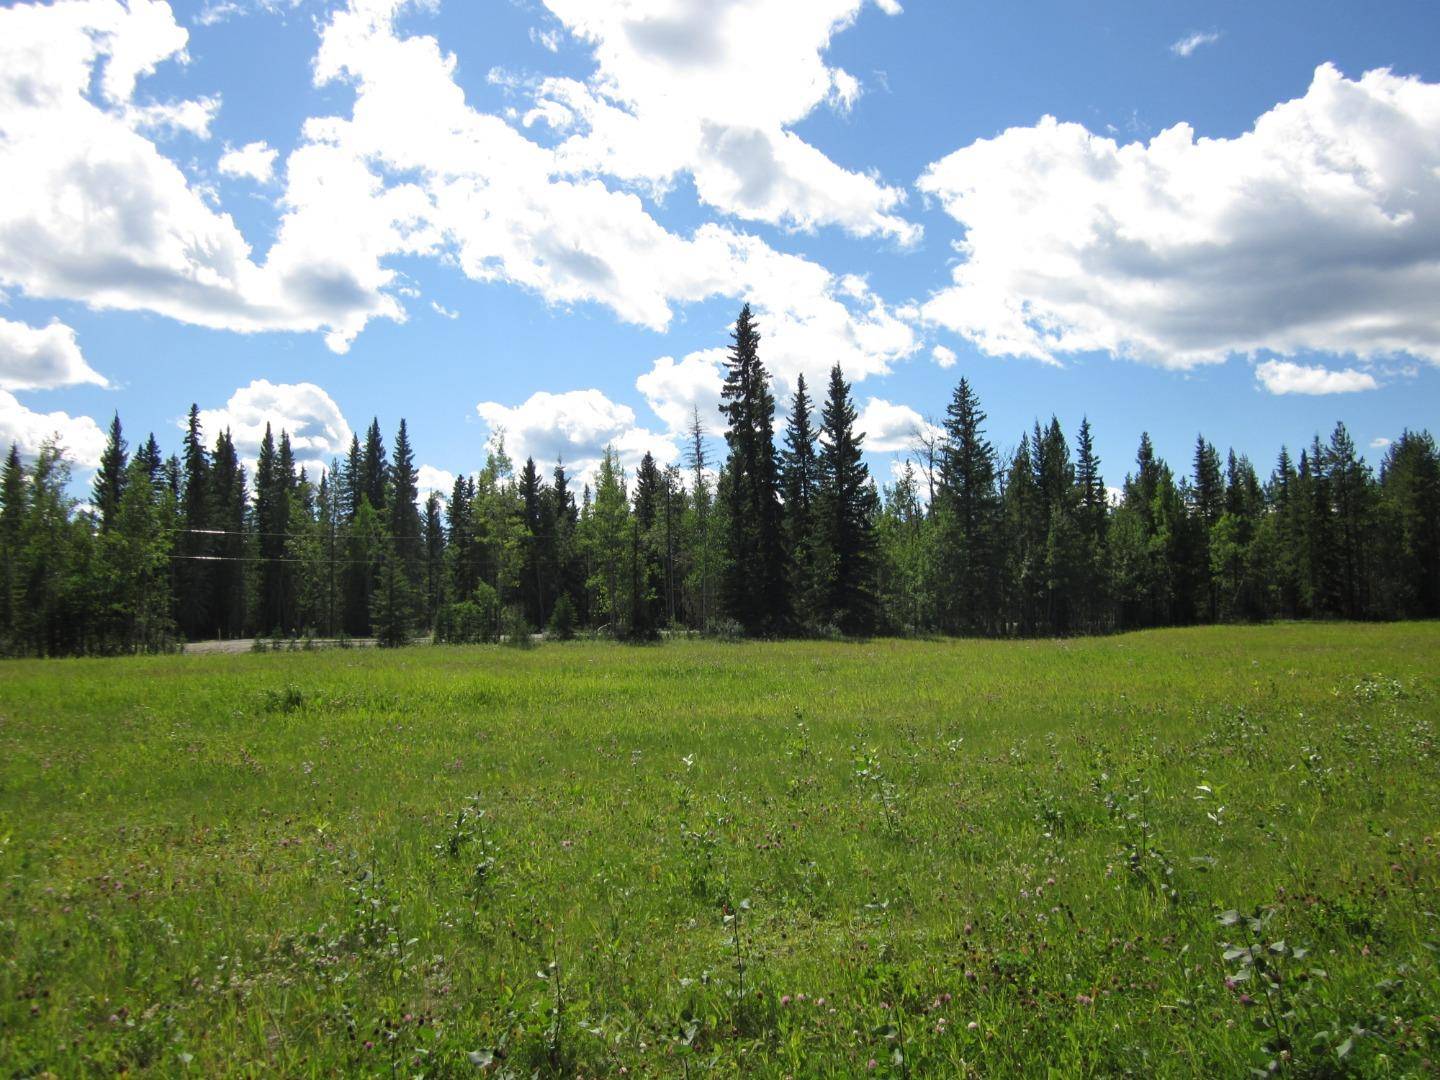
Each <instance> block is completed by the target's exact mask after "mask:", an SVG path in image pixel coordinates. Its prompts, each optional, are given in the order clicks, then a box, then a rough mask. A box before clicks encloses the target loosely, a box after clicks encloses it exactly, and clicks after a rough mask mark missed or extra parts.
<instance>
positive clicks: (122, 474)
mask: <svg viewBox="0 0 1440 1080" xmlns="http://www.w3.org/2000/svg"><path fill="white" fill-rule="evenodd" d="M126 449H127V448H126V444H125V438H124V435H123V434H122V432H121V428H120V414H119V413H116V414H115V415H114V417H113V418H112V419H111V420H110V434H109V437H108V438H107V439H106V441H105V450H104V452H103V453H102V454H101V455H100V467H99V468H98V469H97V470H96V471H95V479H94V481H93V482H92V483H91V485H90V501H91V502H92V503H94V504H95V512H96V513H97V514H98V515H99V516H100V530H101V531H102V532H107V531H109V529H110V526H111V525H113V524H114V523H115V514H116V512H117V511H119V509H120V497H121V496H122V495H124V494H125V480H126V476H127V471H128V470H127V466H128V465H129V462H130V455H129V454H128V453H127V452H126Z"/></svg>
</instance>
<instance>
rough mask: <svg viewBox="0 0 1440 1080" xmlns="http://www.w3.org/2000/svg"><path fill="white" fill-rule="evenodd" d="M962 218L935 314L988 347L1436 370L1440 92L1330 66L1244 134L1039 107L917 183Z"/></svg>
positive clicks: (1189, 362) (1158, 360)
mask: <svg viewBox="0 0 1440 1080" xmlns="http://www.w3.org/2000/svg"><path fill="white" fill-rule="evenodd" d="M919 186H920V188H921V190H922V191H924V192H926V193H927V194H929V195H932V196H934V197H935V198H937V199H938V200H939V201H940V203H941V205H942V206H943V207H944V208H945V209H946V210H947V211H948V212H949V213H950V215H951V216H952V217H953V218H954V219H955V220H956V221H957V222H958V223H960V225H962V226H963V227H964V230H965V232H964V238H963V240H961V241H960V242H959V243H957V245H956V247H957V251H958V253H959V256H960V261H959V262H958V264H957V265H956V266H955V268H954V271H953V279H954V280H953V284H952V285H951V286H950V287H948V288H945V289H942V290H940V291H939V292H937V293H935V294H934V295H933V296H932V297H931V298H930V299H929V301H928V302H927V303H926V304H925V305H924V307H923V313H924V315H925V317H926V318H927V319H929V320H930V321H932V322H933V323H936V324H938V325H941V326H944V327H948V328H950V329H952V330H954V331H956V332H957V333H960V334H962V335H964V336H965V337H967V338H969V339H970V340H971V341H973V342H974V343H975V344H976V345H977V346H979V347H980V348H981V349H983V350H984V351H986V352H988V353H992V354H1012V355H1021V356H1029V357H1034V358H1036V359H1039V360H1045V361H1050V362H1058V359H1059V357H1061V356H1062V355H1064V354H1066V353H1077V352H1083V351H1090V350H1103V351H1109V352H1111V353H1114V354H1117V355H1120V356H1124V357H1129V358H1132V359H1136V360H1141V361H1145V362H1148V363H1153V364H1159V365H1163V366H1166V367H1171V368H1179V369H1184V368H1189V367H1193V366H1195V365H1197V364H1205V363H1213V362H1219V361H1222V360H1224V359H1225V358H1226V357H1227V356H1229V355H1232V354H1253V353H1255V352H1257V351H1260V350H1270V351H1273V352H1275V353H1278V354H1281V355H1289V356H1293V355H1295V354H1297V353H1300V352H1305V351H1309V352H1321V353H1332V354H1352V355H1355V356H1358V357H1360V358H1363V359H1373V358H1380V357H1385V356H1388V355H1393V354H1397V353H1408V354H1411V355H1413V356H1416V357H1422V358H1424V359H1427V360H1429V361H1431V362H1440V307H1437V305H1436V304H1435V302H1434V298H1435V296H1436V295H1437V294H1440V85H1436V84H1432V83H1426V82H1422V81H1420V80H1419V79H1415V78H1407V77H1402V76H1399V75H1395V74H1392V73H1390V72H1389V71H1372V72H1370V73H1368V74H1366V75H1365V76H1363V77H1362V78H1360V79H1355V80H1352V79H1348V78H1346V77H1345V76H1343V75H1342V74H1341V73H1340V72H1339V71H1338V70H1336V69H1335V68H1334V67H1332V66H1330V65H1328V64H1327V65H1323V66H1321V67H1320V68H1318V69H1317V70H1316V72H1315V76H1314V80H1313V82H1312V83H1311V85H1310V88H1309V90H1308V92H1307V93H1306V94H1305V96H1304V97H1301V98H1297V99H1295V100H1292V101H1287V102H1284V103H1282V104H1280V105H1277V106H1275V107H1274V108H1273V109H1271V110H1270V111H1269V112H1267V113H1266V114H1265V115H1263V116H1261V117H1260V118H1259V120H1257V121H1256V123H1255V126H1254V128H1253V129H1252V130H1251V131H1249V132H1246V133H1245V134H1243V135H1240V136H1238V137H1237V138H1233V139H1223V138H1221V139H1215V138H1196V136H1195V133H1194V132H1193V131H1192V130H1191V128H1190V127H1189V126H1188V125H1186V124H1179V125H1177V126H1175V127H1172V128H1170V129H1168V130H1166V131H1163V132H1161V133H1160V134H1159V135H1157V136H1155V138H1153V139H1151V140H1150V141H1149V142H1148V143H1139V142H1137V143H1130V144H1127V145H1123V146H1122V145H1118V144H1117V143H1116V142H1115V141H1114V140H1113V139H1109V138H1103V137H1100V136H1097V135H1094V134H1092V133H1090V132H1089V131H1087V130H1086V129H1085V128H1083V127H1081V126H1080V125H1078V124H1073V123H1060V122H1058V121H1056V120H1055V119H1053V118H1051V117H1046V118H1044V119H1043V120H1041V121H1040V123H1038V124H1036V125H1035V126H1034V127H1025V128H1012V129H1010V130H1008V131H1006V132H1004V133H1002V134H1001V135H999V136H997V137H995V138H993V139H983V140H980V141H978V142H975V143H973V144H971V145H970V146H967V147H965V148H963V149H961V150H957V151H955V152H954V153H952V154H950V155H949V156H948V157H946V158H944V159H942V160H940V161H937V162H935V163H934V164H933V165H931V166H930V167H929V168H928V169H927V170H926V172H925V174H924V175H923V176H922V177H921V178H920V181H919Z"/></svg>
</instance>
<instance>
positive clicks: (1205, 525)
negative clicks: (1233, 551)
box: [1191, 435, 1225, 621]
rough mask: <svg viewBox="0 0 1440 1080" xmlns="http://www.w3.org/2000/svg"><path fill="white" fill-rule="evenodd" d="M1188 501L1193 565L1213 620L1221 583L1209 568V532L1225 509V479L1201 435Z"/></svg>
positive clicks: (1215, 453) (1215, 455)
mask: <svg viewBox="0 0 1440 1080" xmlns="http://www.w3.org/2000/svg"><path fill="white" fill-rule="evenodd" d="M1191 501H1192V504H1193V510H1194V514H1195V518H1196V521H1197V525H1198V529H1197V533H1196V535H1197V539H1198V542H1197V550H1196V566H1195V567H1194V568H1193V569H1192V573H1193V574H1194V575H1195V577H1196V579H1197V580H1198V581H1201V582H1203V583H1204V584H1203V588H1202V592H1203V595H1204V596H1205V616H1206V618H1207V619H1208V620H1210V621H1213V620H1214V619H1215V617H1216V613H1217V610H1218V605H1219V601H1220V583H1219V581H1217V580H1216V578H1215V575H1214V573H1213V572H1212V568H1211V559H1210V534H1211V532H1212V531H1213V530H1214V528H1215V526H1216V524H1218V523H1219V521H1220V515H1221V514H1223V513H1224V512H1225V481H1224V480H1223V478H1222V477H1221V475H1220V454H1219V451H1217V450H1216V449H1215V445H1214V444H1213V443H1210V442H1207V441H1206V440H1205V437H1204V436H1203V435H1198V436H1196V438H1195V481H1194V485H1193V487H1192V488H1191Z"/></svg>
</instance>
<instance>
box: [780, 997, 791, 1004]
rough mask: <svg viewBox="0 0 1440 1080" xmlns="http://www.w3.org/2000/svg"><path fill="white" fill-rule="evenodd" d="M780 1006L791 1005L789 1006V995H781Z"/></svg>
mask: <svg viewBox="0 0 1440 1080" xmlns="http://www.w3.org/2000/svg"><path fill="white" fill-rule="evenodd" d="M780 1004H781V1005H789V1004H790V995H789V994H781V995H780Z"/></svg>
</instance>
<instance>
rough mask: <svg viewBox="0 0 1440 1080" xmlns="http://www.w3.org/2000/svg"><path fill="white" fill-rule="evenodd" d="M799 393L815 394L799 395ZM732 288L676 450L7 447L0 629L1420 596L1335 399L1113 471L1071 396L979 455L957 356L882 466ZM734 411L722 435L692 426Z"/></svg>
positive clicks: (315, 632)
mask: <svg viewBox="0 0 1440 1080" xmlns="http://www.w3.org/2000/svg"><path fill="white" fill-rule="evenodd" d="M812 395H814V396H812ZM776 408H777V404H776V401H775V397H774V395H773V393H772V390H771V382H770V378H769V376H768V374H767V372H766V370H765V367H764V364H763V362H762V359H761V355H760V336H759V334H758V332H757V329H756V327H755V325H754V321H753V319H752V317H751V314H750V310H749V308H748V306H747V307H746V308H745V309H744V310H742V311H741V313H740V316H739V319H738V320H737V322H736V325H735V330H734V333H733V335H732V345H731V348H730V353H729V359H728V364H727V370H726V377H725V383H724V388H723V398H722V404H721V407H720V415H719V416H718V417H715V418H709V419H707V418H706V417H703V416H701V415H699V414H698V413H697V414H696V415H695V417H694V420H693V425H692V428H691V431H690V436H689V438H688V440H687V447H686V451H687V452H686V455H685V459H684V463H683V465H675V466H670V467H668V468H661V467H660V466H659V465H658V464H657V463H656V462H655V460H654V459H653V458H652V457H651V456H650V455H648V454H647V455H646V456H645V458H644V459H643V460H642V461H641V462H640V465H639V467H638V468H637V469H636V470H635V472H634V475H633V476H630V475H626V472H625V471H624V470H623V469H622V467H621V465H620V462H619V460H618V457H617V455H616V453H615V451H614V450H613V449H607V450H606V451H605V453H604V456H603V458H602V460H601V462H600V466H599V470H598V473H597V476H596V479H595V486H594V490H591V488H590V487H589V486H588V485H587V486H584V487H583V488H581V490H579V491H577V490H576V484H575V483H574V481H573V480H572V478H571V477H570V476H568V475H567V473H566V471H565V466H564V464H563V463H561V462H557V463H555V464H553V465H549V464H546V465H541V464H537V463H536V462H535V461H533V460H527V461H525V462H524V464H523V465H520V466H519V467H518V468H517V467H516V465H515V463H514V462H512V461H511V460H510V459H509V458H508V457H507V456H506V453H505V450H504V445H503V438H502V439H497V440H494V441H492V444H491V446H490V449H489V452H488V455H487V458H486V460H485V462H484V464H483V466H482V467H481V468H480V470H479V471H478V472H477V473H475V474H473V475H470V476H462V477H461V478H460V479H458V480H457V481H456V482H455V486H454V488H453V490H451V491H450V492H449V493H448V496H447V497H441V496H439V495H437V494H433V493H432V494H430V495H429V496H428V498H426V499H425V501H424V502H423V504H422V503H420V502H419V499H418V489H417V470H416V466H415V459H414V452H413V449H412V444H411V436H410V433H409V431H408V430H407V427H406V424H405V422H404V421H403V420H401V421H400V423H399V427H398V430H397V431H396V432H395V434H394V437H393V439H392V440H391V442H390V444H389V446H388V447H387V445H386V441H385V438H384V436H383V434H382V430H381V427H380V425H379V423H378V421H375V422H372V423H371V425H370V427H369V430H368V431H367V432H366V434H365V437H364V439H363V441H362V440H361V439H360V438H359V437H355V438H354V439H353V440H352V443H351V446H350V450H349V453H348V455H347V456H346V457H345V459H344V460H343V461H338V462H336V463H334V464H333V466H332V467H331V468H330V469H329V470H327V471H326V472H325V473H324V474H323V475H321V476H320V477H318V478H316V477H311V476H308V475H307V474H306V470H305V469H303V468H299V469H297V466H296V461H295V458H294V454H293V452H292V449H291V445H290V439H289V437H288V435H287V434H286V433H285V432H283V431H281V432H278V433H275V432H269V431H267V433H266V435H265V439H264V442H263V444H262V445H261V447H260V452H259V458H258V461H257V463H256V465H255V469H254V476H253V477H251V476H249V475H247V470H246V468H245V467H244V466H243V465H242V463H241V461H240V459H239V457H238V455H237V453H236V449H235V446H234V444H233V442H232V440H231V437H230V434H229V433H228V432H225V431H220V432H205V431H202V430H201V425H200V421H199V412H198V410H197V409H196V408H195V407H194V406H192V407H191V409H190V415H189V424H188V429H187V430H186V433H185V435H184V438H183V440H182V443H181V446H180V448H179V453H178V454H171V455H170V456H168V457H167V456H166V455H165V454H164V451H163V450H162V449H161V447H160V446H159V444H158V443H157V441H156V439H155V436H154V435H153V434H152V435H149V436H148V437H146V438H145V439H144V440H143V441H137V442H136V443H135V445H134V446H131V445H130V443H129V441H128V440H127V438H126V435H125V432H124V429H123V427H122V425H121V421H120V419H119V417H118V416H117V417H116V418H115V420H114V421H113V423H112V425H111V428H110V438H109V445H108V447H107V449H106V451H105V453H104V456H103V458H102V460H101V463H100V466H99V469H98V471H97V473H96V475H95V478H94V484H93V490H92V494H91V498H90V502H89V504H88V505H82V504H80V503H79V502H78V501H77V500H75V499H73V498H72V497H71V496H70V495H69V494H68V491H69V486H70V480H71V474H70V470H69V466H68V464H67V462H66V460H65V457H64V454H63V449H62V448H59V447H56V446H47V447H46V448H45V449H43V450H42V451H41V452H40V454H39V455H38V457H37V459H36V460H35V461H34V462H33V463H29V464H27V463H24V462H22V460H21V458H20V456H19V453H18V451H17V449H16V448H15V447H13V446H12V447H11V448H10V452H9V455H8V457H7V459H6V461H5V463H4V467H3V474H0V566H3V576H0V650H3V652H5V653H7V654H10V655H30V656H58V655H74V654H103V653H125V652H141V651H157V650H165V649H169V648H173V647H175V646H176V645H177V644H178V643H180V642H182V641H186V640H200V639H210V638H237V637H245V636H250V635H261V636H267V637H269V636H274V637H298V636H314V637H323V638H342V639H343V638H346V637H351V638H370V637H373V638H374V639H376V641H377V642H378V643H379V644H383V645H397V644H403V643H407V642H410V641H413V640H415V639H417V638H418V637H422V636H424V635H427V634H430V633H432V632H433V634H434V637H435V640H437V641H440V642H472V641H491V640H497V639H499V638H501V637H509V638H512V639H513V638H515V637H517V636H519V635H527V634H528V633H529V632H532V631H536V630H546V631H548V632H549V634H550V635H551V636H556V637H567V636H570V635H573V634H577V633H581V632H603V633H607V634H610V635H613V636H616V637H620V638H625V639H631V640H646V639H651V638H654V637H656V636H658V635H659V634H660V633H661V632H662V631H666V630H700V631H706V632H712V633H718V634H723V635H727V636H729V635H742V634H743V635H752V636H782V635H804V636H810V635H814V636H841V635H846V636H848V635H861V636H863V635H869V634H921V633H925V634H928V633H937V634H955V635H974V636H1039V635H1045V636H1050V635H1070V634H1082V633H1103V632H1110V631H1119V630H1130V629H1136V628H1141V627H1150V626H1160V625H1184V624H1192V623H1211V622H1224V621H1241V620H1261V619H1270V618H1348V619H1389V618H1416V617H1433V616H1435V615H1437V614H1440V451H1437V447H1436V444H1435V441H1434V439H1433V438H1432V437H1431V435H1430V434H1429V433H1428V432H1420V433H1416V432H1409V431H1406V432H1402V433H1399V434H1398V436H1397V437H1396V438H1395V439H1394V441H1393V442H1392V443H1391V444H1390V446H1389V447H1388V448H1387V450H1386V452H1385V457H1384V460H1383V461H1382V462H1381V464H1380V468H1379V471H1378V473H1377V472H1375V471H1373V470H1372V469H1371V468H1370V467H1369V465H1368V464H1367V463H1366V462H1365V461H1364V460H1363V459H1362V458H1361V457H1360V455H1359V453H1358V452H1357V450H1356V447H1355V444H1354V443H1353V442H1352V440H1351V437H1350V435H1349V434H1348V432H1347V431H1346V429H1345V426H1344V425H1343V424H1338V425H1337V426H1336V427H1335V429H1334V431H1333V432H1331V433H1330V435H1329V437H1328V439H1322V438H1321V437H1320V436H1319V435H1317V436H1316V437H1315V438H1314V440H1313V441H1312V442H1311V443H1310V445H1309V446H1306V447H1299V448H1296V450H1291V449H1290V448H1286V447H1281V448H1279V449H1278V452H1277V455H1276V458H1275V460H1274V461H1273V462H1265V463H1262V466H1263V472H1262V468H1261V467H1257V465H1256V464H1255V463H1254V462H1252V461H1250V460H1249V459H1248V458H1247V457H1245V456H1243V455H1237V454H1235V453H1234V452H1233V451H1230V452H1228V453H1222V452H1221V450H1220V449H1218V448H1217V447H1215V446H1214V445H1212V444H1211V443H1209V442H1207V441H1206V440H1205V438H1204V437H1203V436H1201V437H1199V438H1197V440H1196V444H1195V451H1194V456H1193V459H1192V460H1190V461H1187V462H1184V463H1183V464H1177V465H1172V464H1170V463H1167V462H1165V461H1163V460H1161V459H1160V458H1159V457H1157V456H1156V454H1155V452H1154V450H1153V448H1152V446H1151V443H1150V439H1149V437H1148V436H1147V435H1145V434H1141V435H1140V437H1139V447H1138V449H1137V451H1136V456H1135V460H1134V461H1133V462H1132V463H1130V464H1129V466H1128V475H1126V477H1125V481H1124V485H1123V489H1122V492H1121V494H1120V495H1119V497H1118V498H1112V497H1111V494H1110V493H1109V492H1108V491H1107V488H1106V486H1105V484H1104V481H1103V478H1102V470H1101V462H1100V460H1099V459H1098V458H1097V456H1096V454H1095V450H1094V444H1093V439H1092V433H1091V430H1090V427H1089V424H1088V422H1082V423H1081V425H1080V428H1079V430H1078V431H1077V432H1075V433H1074V435H1073V437H1072V436H1069V435H1067V434H1066V433H1065V432H1064V431H1062V429H1061V427H1060V424H1059V422H1058V421H1057V420H1055V419H1054V418H1052V419H1050V420H1049V421H1048V422H1046V423H1042V422H1040V421H1039V420H1037V421H1036V423H1035V425H1034V427H1033V428H1032V430H1030V431H1028V432H1025V433H1023V434H1021V435H1020V438H1019V440H1018V443H1017V444H1016V446H1015V449H1014V450H1013V452H1011V453H1009V454H1007V455H1002V454H1000V453H999V452H998V451H997V449H996V446H995V443H994V442H993V441H992V435H991V433H989V432H988V431H987V429H986V416H985V412H984V409H983V407H982V404H981V402H980V400H979V398H978V397H977V395H976V393H975V390H974V388H973V387H972V386H971V385H970V383H969V382H968V381H967V380H965V379H963V378H962V379H961V380H960V383H959V385H958V386H957V387H956V388H955V390H954V393H953V395H952V397H951V399H950V401H949V403H948V405H947V406H946V409H945V417H944V423H943V431H942V432H941V433H940V434H938V435H937V436H936V437H934V438H928V437H924V436H921V437H917V443H916V446H915V447H914V454H913V458H914V462H913V463H912V464H908V465H907V466H906V468H905V470H904V472H903V473H902V474H901V475H900V476H899V478H898V479H897V480H896V481H895V482H894V483H890V484H879V483H877V481H876V478H875V477H873V476H871V475H870V473H869V470H868V468H867V466H866V464H865V461H864V458H863V451H864V438H865V437H864V433H863V432H860V431H857V430H856V409H855V405H854V402H853V399H852V396H851V390H850V386H849V384H848V383H847V382H846V380H845V377H844V373H843V372H842V371H841V370H840V369H839V367H836V368H834V369H833V370H832V371H831V373H830V377H829V380H828V382H827V384H826V385H825V386H824V387H823V388H812V387H810V386H808V385H807V384H806V383H805V381H804V379H803V378H802V379H800V380H798V381H797V385H796V388H795V393H794V396H793V399H792V400H791V401H790V402H789V409H788V421H787V422H786V424H785V427H784V430H783V432H782V431H777V429H776ZM712 431H713V433H715V434H721V433H723V435H724V456H723V458H719V457H718V456H717V459H716V460H712V459H711V451H710V449H709V447H710V445H711V444H710V443H708V442H707V438H706V437H707V434H710V433H711V432H712Z"/></svg>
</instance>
